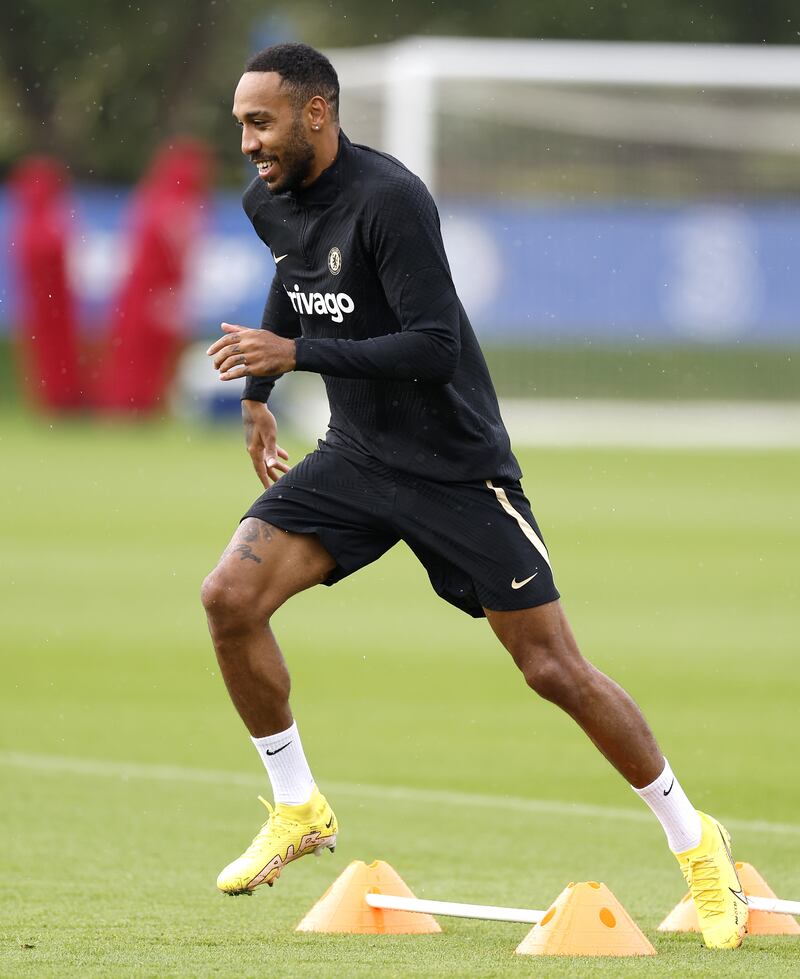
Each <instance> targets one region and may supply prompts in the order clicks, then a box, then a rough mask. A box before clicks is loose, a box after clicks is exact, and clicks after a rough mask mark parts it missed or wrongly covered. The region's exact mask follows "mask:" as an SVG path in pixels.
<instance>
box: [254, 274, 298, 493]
mask: <svg viewBox="0 0 800 979" xmlns="http://www.w3.org/2000/svg"><path fill="white" fill-rule="evenodd" d="M261 329H262V330H269V331H270V332H272V333H275V334H276V335H278V336H281V337H285V338H286V339H292V340H293V339H295V338H296V337H299V336H300V334H301V329H300V318H299V317H298V315H297V313H296V312H295V310H294V309H293V308H292V304H291V303H290V302H289V297H288V296H287V295H286V290H285V289H284V288H283V286H282V285H281V282H280V280H279V279H278V276H277V275H276V276H275V277H274V278H273V280H272V286H271V287H270V290H269V294H268V296H267V301H266V303H265V305H264V314H263V316H262V317H261ZM281 376H282V375H280V374H274V375H272V376H271V377H254V376H252V375H248V377H247V380H246V381H245V385H244V392H243V394H242V422H243V424H244V437H245V444H246V445H247V451H248V453H249V455H250V459H251V460H252V463H253V468H254V469H255V471H256V475H257V476H258V478H259V479H260V480H261V483H262V485H263V486H264V487H265V488H267V489H268V488H269V487H270V486H271V485H272V483H274V482H275V481H276V480H277V479H280V477H281V476H282V475H283V473H285V472H287V471H288V469H289V466H288V465H287V464H286V460H288V458H289V454H288V453H287V452H286V451H285V449H282V448H281V447H280V446H279V445H278V441H277V439H278V426H277V423H276V421H275V416H274V415H273V414H272V412H271V411H270V410H269V408H268V407H267V401H268V400H269V396H270V394H271V393H272V389H273V387H274V386H275V382H276V381H277V380H278V378H279V377H281Z"/></svg>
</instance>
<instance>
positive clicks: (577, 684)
mask: <svg viewBox="0 0 800 979" xmlns="http://www.w3.org/2000/svg"><path fill="white" fill-rule="evenodd" d="M515 659H516V661H517V665H518V666H519V668H520V670H521V671H522V675H523V676H524V678H525V682H526V683H527V684H528V686H529V687H530V688H531V689H532V690H534V691H535V692H536V693H537V694H538V695H539V696H540V697H542V698H543V699H544V700H549V701H550V702H551V703H554V704H557V705H558V706H559V707H562V708H564V709H565V710H570V709H571V708H572V707H574V705H575V704H576V703H577V702H578V701H579V700H580V698H581V696H582V690H583V686H584V682H585V680H586V672H585V670H584V669H583V668H582V664H583V662H584V661H582V660H580V659H579V660H576V659H575V658H574V657H571V656H569V655H567V654H566V651H564V650H561V649H559V647H558V646H557V645H555V646H552V645H540V644H537V645H535V646H531V647H529V648H527V649H526V650H524V652H522V654H521V655H518V656H517V657H515Z"/></svg>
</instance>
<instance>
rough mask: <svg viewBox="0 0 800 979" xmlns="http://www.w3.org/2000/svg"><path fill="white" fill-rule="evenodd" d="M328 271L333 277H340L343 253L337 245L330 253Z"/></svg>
mask: <svg viewBox="0 0 800 979" xmlns="http://www.w3.org/2000/svg"><path fill="white" fill-rule="evenodd" d="M328 269H329V270H330V273H331V275H338V274H339V272H340V271H341V269H342V253H341V252H340V251H339V249H338V248H337V247H336V246H335V245H334V246H333V248H331V250H330V251H329V252H328Z"/></svg>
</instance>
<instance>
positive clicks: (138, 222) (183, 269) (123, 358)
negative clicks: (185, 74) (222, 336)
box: [98, 140, 211, 412]
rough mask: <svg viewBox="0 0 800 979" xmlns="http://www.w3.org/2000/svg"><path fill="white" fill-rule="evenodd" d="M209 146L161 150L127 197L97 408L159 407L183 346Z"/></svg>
mask: <svg viewBox="0 0 800 979" xmlns="http://www.w3.org/2000/svg"><path fill="white" fill-rule="evenodd" d="M210 170H211V165H210V156H209V153H208V150H207V148H206V147H205V146H204V145H202V144H199V143H196V142H194V141H190V140H179V141H177V140H176V141H174V142H173V143H171V144H170V145H169V146H168V147H167V148H165V149H163V150H161V151H160V152H159V154H158V156H157V157H156V159H155V160H154V162H153V165H152V167H151V168H150V171H149V172H148V173H147V175H146V176H145V177H144V179H143V180H142V182H141V184H140V185H139V188H138V190H137V192H136V194H135V196H134V198H133V203H132V215H131V225H132V227H131V234H132V243H131V251H130V254H131V263H130V271H129V272H128V276H127V278H126V280H125V281H124V283H123V285H122V288H121V290H120V292H119V294H118V295H117V297H116V299H115V301H114V304H113V308H112V313H111V329H110V336H109V347H108V352H107V355H106V358H105V360H104V363H103V364H102V366H101V371H100V382H99V391H98V404H99V407H101V408H104V409H105V410H107V411H117V412H125V411H131V412H151V411H153V410H154V409H156V408H158V407H159V405H160V404H161V403H162V399H163V397H164V394H165V392H166V389H167V385H168V384H169V381H170V379H171V378H172V374H173V371H174V368H175V363H176V361H177V357H178V354H179V352H180V349H181V346H182V344H183V340H184V335H185V330H184V321H185V310H184V304H183V293H184V287H185V284H186V273H187V267H188V258H189V255H190V252H191V247H192V245H193V244H194V243H195V240H196V237H197V234H198V232H199V230H200V225H201V217H202V212H203V207H204V206H205V203H206V197H207V190H208V184H209V178H210Z"/></svg>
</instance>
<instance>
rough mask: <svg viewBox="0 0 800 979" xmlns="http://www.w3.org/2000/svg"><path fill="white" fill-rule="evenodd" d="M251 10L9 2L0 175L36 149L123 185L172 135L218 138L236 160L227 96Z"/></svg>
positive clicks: (240, 1) (2, 54) (197, 3)
mask: <svg viewBox="0 0 800 979" xmlns="http://www.w3.org/2000/svg"><path fill="white" fill-rule="evenodd" d="M259 6H260V5H259V4H258V2H257V0H183V2H182V3H180V4H174V5H166V4H164V3H163V2H161V0H138V2H135V3H125V4H122V3H109V2H108V0H69V2H67V3H65V2H64V0H10V2H9V3H6V4H4V5H2V8H1V9H0V66H1V70H2V74H0V89H5V92H4V93H3V95H0V104H2V103H4V105H2V107H3V108H4V109H5V110H6V111H5V113H4V117H5V122H4V126H3V128H2V129H0V165H2V167H3V169H4V170H5V169H7V167H8V165H9V163H11V162H12V160H13V157H14V156H17V155H19V153H20V152H30V151H38V152H45V153H48V154H51V155H55V156H58V157H59V158H60V159H62V160H63V161H65V162H66V163H68V165H69V166H70V168H71V170H72V172H73V174H74V175H75V176H76V177H77V178H79V179H80V178H86V177H90V176H97V177H100V178H101V179H105V180H124V181H128V180H131V179H133V178H135V177H136V176H137V174H139V173H140V172H141V170H142V167H143V165H144V163H145V162H146V160H147V159H148V158H149V157H150V156H151V155H152V153H153V151H154V149H155V148H156V146H157V145H159V144H160V143H161V142H163V141H164V140H165V139H168V138H169V137H170V136H172V135H175V134H179V133H184V134H189V135H193V136H198V137H203V138H206V139H211V140H213V141H216V140H217V139H219V138H220V137H221V136H222V135H223V133H224V134H225V135H226V136H227V137H228V139H227V140H224V142H225V143H226V144H229V143H231V142H232V144H233V145H232V151H231V153H230V154H229V156H230V159H231V160H235V159H236V154H235V150H236V140H235V139H233V140H231V139H230V137H231V136H232V135H233V131H232V127H231V123H230V95H231V89H232V86H233V84H234V82H235V80H236V79H237V77H238V74H239V70H240V66H241V64H242V62H243V61H244V59H245V57H246V56H247V54H248V52H249V47H250V45H249V44H248V28H247V25H248V24H250V23H251V22H252V21H253V20H254V18H255V16H256V14H257V12H258V8H259ZM243 25H244V27H243ZM3 96H4V97H3Z"/></svg>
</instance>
